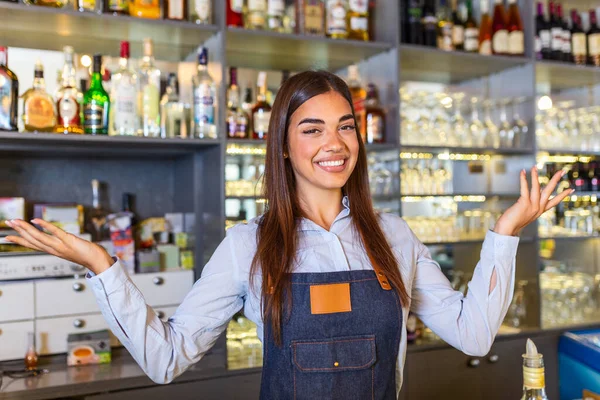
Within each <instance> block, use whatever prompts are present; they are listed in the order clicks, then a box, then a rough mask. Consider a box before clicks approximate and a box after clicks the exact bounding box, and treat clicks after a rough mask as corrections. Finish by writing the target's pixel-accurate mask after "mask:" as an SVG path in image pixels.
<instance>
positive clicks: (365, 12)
mask: <svg viewBox="0 0 600 400" xmlns="http://www.w3.org/2000/svg"><path fill="white" fill-rule="evenodd" d="M349 6H350V8H349V11H348V22H349V31H348V39H355V40H364V41H368V40H369V1H368V0H350V3H349Z"/></svg>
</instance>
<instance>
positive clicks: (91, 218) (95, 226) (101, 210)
mask: <svg viewBox="0 0 600 400" xmlns="http://www.w3.org/2000/svg"><path fill="white" fill-rule="evenodd" d="M104 194H105V193H104V192H103V191H102V190H101V187H100V182H99V181H98V180H97V179H92V209H91V210H90V211H89V213H88V217H87V223H86V232H88V233H89V234H90V235H92V242H100V241H103V240H110V229H109V227H108V223H107V219H106V218H107V217H108V214H109V212H108V210H107V209H106V208H105V207H104V204H105V203H104V200H105V199H104Z"/></svg>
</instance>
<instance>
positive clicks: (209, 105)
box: [194, 85, 215, 125]
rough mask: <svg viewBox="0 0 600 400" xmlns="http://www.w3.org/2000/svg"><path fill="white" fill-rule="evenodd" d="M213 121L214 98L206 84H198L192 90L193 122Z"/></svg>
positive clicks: (209, 122)
mask: <svg viewBox="0 0 600 400" xmlns="http://www.w3.org/2000/svg"><path fill="white" fill-rule="evenodd" d="M214 121H215V107H214V99H213V97H212V94H211V90H210V87H209V86H208V85H200V86H198V87H197V88H196V89H195V90H194V122H195V123H196V125H204V124H210V125H212V124H213V123H214Z"/></svg>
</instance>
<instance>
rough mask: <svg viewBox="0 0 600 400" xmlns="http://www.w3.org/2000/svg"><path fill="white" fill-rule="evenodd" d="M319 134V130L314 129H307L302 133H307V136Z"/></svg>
mask: <svg viewBox="0 0 600 400" xmlns="http://www.w3.org/2000/svg"><path fill="white" fill-rule="evenodd" d="M317 132H319V130H318V129H316V128H314V129H307V130H305V131H302V133H306V134H311V133H317Z"/></svg>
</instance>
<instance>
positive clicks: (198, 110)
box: [192, 47, 217, 139]
mask: <svg viewBox="0 0 600 400" xmlns="http://www.w3.org/2000/svg"><path fill="white" fill-rule="evenodd" d="M192 84H193V93H194V95H193V96H194V112H193V114H194V117H193V127H192V129H193V132H194V137H196V138H200V139H206V138H212V139H216V138H217V127H216V125H215V107H216V104H217V86H216V84H215V81H214V79H213V78H212V77H211V76H210V74H209V73H208V49H207V48H206V47H202V49H201V50H200V52H199V53H198V73H197V74H196V75H195V76H194V77H193V78H192Z"/></svg>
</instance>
